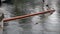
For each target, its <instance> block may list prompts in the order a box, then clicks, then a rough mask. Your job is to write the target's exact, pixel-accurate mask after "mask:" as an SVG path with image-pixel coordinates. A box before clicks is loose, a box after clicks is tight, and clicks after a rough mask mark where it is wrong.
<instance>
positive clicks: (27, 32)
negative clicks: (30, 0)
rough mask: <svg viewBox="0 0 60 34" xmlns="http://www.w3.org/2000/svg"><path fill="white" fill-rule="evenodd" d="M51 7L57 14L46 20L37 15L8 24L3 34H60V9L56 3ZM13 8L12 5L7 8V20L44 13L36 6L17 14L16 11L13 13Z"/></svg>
mask: <svg viewBox="0 0 60 34" xmlns="http://www.w3.org/2000/svg"><path fill="white" fill-rule="evenodd" d="M54 2H56V1H54ZM7 6H8V7H7ZM51 6H53V8H55V9H56V12H54V13H53V14H52V15H50V16H48V17H45V18H44V16H42V17H40V15H37V16H33V17H29V18H26V19H20V20H14V21H9V22H6V23H8V25H7V26H4V32H3V34H60V23H59V22H60V16H59V13H58V12H59V10H58V9H59V7H57V6H56V3H53V4H52V5H51ZM6 7H7V8H6ZM12 7H13V6H10V5H6V6H5V8H6V9H5V10H6V11H5V16H6V18H7V17H8V18H9V17H13V16H18V15H24V14H29V13H36V12H39V11H42V9H41V8H42V7H39V5H38V6H35V9H34V8H32V7H31V6H30V7H26V9H23V10H18V12H17V13H16V11H15V12H14V11H12V9H11V8H12ZM7 9H8V10H7ZM26 11H27V12H26ZM18 13H19V14H18ZM36 23H38V24H36Z"/></svg>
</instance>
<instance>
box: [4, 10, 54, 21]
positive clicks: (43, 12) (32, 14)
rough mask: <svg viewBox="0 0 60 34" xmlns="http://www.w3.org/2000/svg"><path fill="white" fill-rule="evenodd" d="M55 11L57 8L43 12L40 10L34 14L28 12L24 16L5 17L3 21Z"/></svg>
mask: <svg viewBox="0 0 60 34" xmlns="http://www.w3.org/2000/svg"><path fill="white" fill-rule="evenodd" d="M54 11H55V10H47V11H42V12H38V13H34V14H27V15H23V16H16V17H11V18H4V19H3V22H7V21H12V20H16V19H24V18H27V17H31V16H35V15H39V14H46V13H53V12H54Z"/></svg>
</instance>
